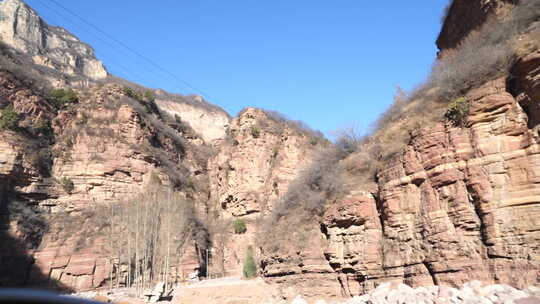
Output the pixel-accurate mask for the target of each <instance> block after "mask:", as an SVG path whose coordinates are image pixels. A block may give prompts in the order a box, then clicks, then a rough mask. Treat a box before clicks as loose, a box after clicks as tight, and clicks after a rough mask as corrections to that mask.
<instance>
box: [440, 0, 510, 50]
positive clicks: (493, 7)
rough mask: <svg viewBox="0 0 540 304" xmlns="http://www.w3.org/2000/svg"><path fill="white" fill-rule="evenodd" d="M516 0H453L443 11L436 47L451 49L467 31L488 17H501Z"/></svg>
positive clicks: (482, 22) (472, 29)
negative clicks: (441, 25)
mask: <svg viewBox="0 0 540 304" xmlns="http://www.w3.org/2000/svg"><path fill="white" fill-rule="evenodd" d="M517 2H518V1H516V0H493V1H482V0H453V1H451V3H450V4H449V6H448V8H447V11H446V12H445V16H444V18H445V19H444V20H443V22H444V23H443V27H442V30H441V33H440V34H439V37H438V39H437V47H439V50H441V51H443V50H446V49H452V48H455V47H456V46H458V45H459V43H460V42H461V41H462V40H463V39H464V38H465V37H467V35H468V34H469V33H471V32H472V31H474V30H476V29H478V28H479V27H480V26H482V25H483V24H484V23H485V22H486V20H487V19H488V18H490V17H503V16H504V15H505V14H506V13H507V12H508V11H509V10H510V8H511V7H512V6H513V5H515V4H516V3H517Z"/></svg>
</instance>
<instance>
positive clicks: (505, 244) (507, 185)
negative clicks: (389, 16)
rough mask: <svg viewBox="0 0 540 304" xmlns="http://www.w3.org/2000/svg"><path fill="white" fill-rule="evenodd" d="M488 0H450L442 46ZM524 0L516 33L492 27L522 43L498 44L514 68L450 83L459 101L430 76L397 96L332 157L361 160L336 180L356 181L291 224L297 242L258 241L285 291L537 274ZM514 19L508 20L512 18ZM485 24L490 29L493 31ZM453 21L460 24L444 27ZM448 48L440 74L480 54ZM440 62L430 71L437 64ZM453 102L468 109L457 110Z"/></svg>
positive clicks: (324, 293)
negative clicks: (352, 145) (351, 145)
mask: <svg viewBox="0 0 540 304" xmlns="http://www.w3.org/2000/svg"><path fill="white" fill-rule="evenodd" d="M482 3H484V2H482ZM489 3H490V5H494V6H493V8H492V9H488V8H487V7H484V8H482V9H480V10H478V9H476V8H475V7H476V6H478V5H480V1H459V0H455V1H454V2H453V3H452V5H451V9H450V11H449V15H448V17H447V18H446V23H445V26H444V28H443V31H442V33H441V37H445V38H442V39H443V40H444V39H447V40H448V41H454V42H444V43H448V45H441V48H443V49H444V48H448V47H452V46H456V45H458V44H460V41H464V39H465V40H467V39H468V40H469V42H470V41H473V42H474V39H475V37H482V35H483V34H484V35H485V33H486V32H485V31H484V32H482V28H480V26H481V25H482V22H479V24H478V25H471V24H469V25H467V24H466V23H465V24H464V23H463V22H461V21H460V22H457V21H456V20H461V19H460V16H461V15H462V14H464V13H465V12H466V13H467V14H469V13H470V14H473V15H474V14H477V15H475V16H474V18H472V17H471V18H468V19H467V20H484V21H485V20H488V19H489V17H488V16H489V15H491V14H492V13H493V10H495V8H499V7H502V6H501V5H499V3H497V1H490V2H489ZM501 3H502V2H501ZM524 3H525V2H524ZM526 4H527V5H528V6H527V9H525V10H521V11H519V13H518V14H522V13H524V12H525V11H526V12H528V13H527V14H526V16H525V17H523V20H525V19H526V20H529V21H528V22H530V23H528V24H520V27H521V28H523V29H525V30H523V32H522V34H521V35H519V36H518V37H519V38H518V39H516V37H515V36H514V37H512V36H511V35H515V33H516V32H517V31H516V30H512V31H507V30H508V28H505V29H504V31H500V32H499V34H500V35H503V34H504V35H506V36H504V37H503V36H499V37H500V39H502V40H500V41H507V40H508V41H512V42H514V43H513V44H511V43H510V44H502V45H504V46H507V45H512V47H515V48H516V49H517V51H513V50H510V49H508V50H505V51H506V52H508V53H511V54H512V55H511V56H516V57H515V58H513V59H512V60H511V64H510V67H509V68H508V69H506V68H505V69H501V70H498V71H497V72H496V73H492V74H489V73H486V74H484V75H485V76H486V78H484V79H475V81H474V82H469V83H473V84H474V85H472V87H471V88H468V87H467V86H464V85H462V84H460V85H457V86H456V87H457V88H460V91H458V92H453V94H459V95H457V96H456V97H459V98H456V97H454V98H456V99H455V102H454V103H450V104H448V103H447V104H444V103H442V102H441V101H440V100H435V101H430V100H429V97H430V96H437V97H438V98H440V99H443V98H441V96H444V95H441V94H440V93H437V92H440V90H441V88H440V86H439V85H440V84H441V83H440V82H437V81H431V83H428V85H426V88H427V89H426V88H424V89H423V91H420V92H416V93H415V94H413V96H412V97H411V98H410V99H409V100H410V101H408V103H407V101H401V100H398V101H396V104H395V105H394V107H393V108H391V109H390V110H389V114H386V117H383V118H382V119H383V120H384V119H386V120H385V121H384V123H382V124H380V125H381V126H382V127H381V128H380V129H378V130H376V133H375V134H374V135H373V136H372V137H371V138H368V139H367V140H364V141H363V142H362V143H361V144H360V146H359V147H358V151H357V152H354V153H352V154H351V155H349V156H348V157H347V158H346V159H345V160H342V161H340V162H339V163H340V164H343V165H344V168H347V166H348V165H350V164H351V163H352V164H355V163H356V165H353V166H352V169H353V170H352V171H350V172H348V173H347V174H345V175H344V179H343V180H342V183H343V184H347V185H349V186H351V187H350V188H349V189H348V191H347V193H346V194H344V195H342V196H341V197H339V198H337V199H332V200H329V201H326V204H325V208H324V212H322V214H319V213H318V214H316V215H315V216H314V217H313V222H311V223H309V224H308V225H306V226H305V227H302V228H301V229H300V228H296V229H291V231H290V232H289V233H291V234H295V233H303V235H304V236H303V242H302V244H298V243H294V242H292V243H291V242H290V243H289V244H288V245H287V246H281V247H279V248H276V249H275V250H271V249H270V248H267V246H266V244H264V243H263V244H260V246H261V247H262V248H263V253H262V261H261V263H262V266H263V269H262V274H263V275H264V276H265V277H266V279H267V281H269V282H275V283H280V284H282V286H283V287H284V288H283V291H284V293H285V295H286V296H294V295H295V294H296V293H302V294H303V295H305V296H308V297H318V298H320V297H322V298H324V297H340V296H353V295H361V294H363V293H366V292H368V291H370V290H372V289H374V288H375V287H377V286H378V285H380V284H381V283H383V282H387V281H397V282H403V283H406V284H409V285H411V286H425V285H433V284H436V285H439V284H440V285H454V286H459V285H461V284H463V283H464V282H466V281H468V280H471V278H474V279H479V280H482V281H485V282H495V283H506V284H511V285H514V286H518V287H525V286H528V285H537V284H539V283H540V280H539V278H540V257H539V249H540V234H539V231H540V230H539V229H540V223H539V222H538V213H539V212H540V203H539V200H538V196H537V192H538V181H537V178H536V176H537V175H538V174H537V171H538V168H539V166H538V164H537V158H538V151H539V150H538V148H539V146H538V143H539V141H538V140H539V138H538V132H537V125H538V117H537V115H538V114H537V113H538V108H537V104H538V101H539V100H538V96H539V95H538V94H539V92H540V91H539V90H540V86H539V83H540V82H539V75H540V73H539V70H540V61H539V59H540V57H539V54H540V53H539V49H540V45H539V44H540V43H539V41H538V37H540V36H538V33H539V28H540V26H539V24H540V23H539V21H540V20H539V16H540V13H538V12H539V5H538V3H537V2H534V1H530V2H528V3H526ZM489 7H491V6H489ZM510 7H511V6H510ZM475 12H476V13H475ZM535 12H536V13H535ZM501 16H502V15H501ZM516 16H517V17H516ZM501 18H503V17H501ZM512 18H521V15H516V14H514V15H513V17H512ZM452 20H454V21H452ZM501 20H502V19H501ZM453 22H457V23H455V24H453ZM495 22H501V21H495ZM509 22H510V24H511V25H512V26H510V27H511V28H513V29H514V24H519V22H517V21H515V20H510V21H509ZM489 25H490V26H489V27H485V30H486V31H497V30H500V29H499V28H497V27H491V25H493V23H491V24H489ZM450 28H452V29H453V30H456V33H454V34H452V33H449V31H450V30H449V29H450ZM516 28H517V27H516ZM473 29H478V30H480V34H479V36H475V37H467V34H468V32H470V31H472V30H473ZM440 39H441V38H440ZM511 39H512V40H511ZM444 43H443V44H444ZM473 45H474V44H473ZM467 47H469V46H467ZM490 51H491V52H494V53H496V52H497V51H496V50H494V49H490ZM453 52H454V53H452V54H451V56H457V57H453V58H452V57H450V58H451V59H448V57H446V58H445V59H444V60H446V61H445V62H444V63H443V64H444V65H442V67H443V68H445V69H446V70H445V71H446V72H447V73H454V72H455V73H459V72H461V71H454V70H452V69H453V68H454V67H453V66H450V65H449V63H458V62H459V61H463V60H469V61H468V64H469V65H470V64H476V63H474V62H471V61H470V60H471V58H461V57H459V56H469V55H470V53H468V52H462V51H461V50H459V49H458V50H454V51H453ZM490 55H491V54H487V53H486V54H484V56H490ZM481 58H482V56H478V57H477V59H481ZM511 58H512V57H511ZM485 62H487V61H484V63H485ZM437 64H438V65H436V69H435V73H439V72H441V70H437V68H438V67H440V66H441V63H437ZM486 66H487V65H484V68H485V67H486ZM458 67H462V65H458ZM439 69H440V68H439ZM462 75H469V76H470V75H473V74H462ZM437 76H440V75H437ZM488 76H489V77H488ZM460 77H462V76H461V75H460ZM449 79H450V80H452V78H449ZM463 81H469V80H468V79H465V78H463ZM443 85H446V86H447V87H448V85H447V84H444V83H443ZM438 86H439V87H438ZM461 90H465V91H461ZM426 92H427V93H426ZM432 92H435V93H432ZM419 96H420V97H419ZM446 96H455V95H452V94H448V95H446ZM460 104H465V105H466V106H463V107H460ZM422 106H423V107H424V108H426V107H427V112H432V113H430V114H429V115H432V116H436V115H440V116H439V118H438V119H431V120H425V121H424V119H425V118H424V117H419V115H418V114H416V116H413V115H415V112H414V110H411V109H415V108H419V107H422ZM451 111H453V112H451ZM457 111H461V112H460V113H463V114H462V115H463V116H461V117H456V116H452V115H455V113H456V112H457ZM425 112H426V111H421V112H420V113H425ZM445 112H446V119H444V118H443V115H444V114H445ZM399 113H405V114H404V115H401V116H400V114H399ZM416 113H418V112H416ZM437 113H439V114H437ZM449 113H450V114H449ZM451 114H452V115H451ZM407 115H410V117H407ZM388 117H390V118H392V117H398V118H399V119H396V120H390V119H389V118H388ZM415 119H420V123H418V121H417V122H416V123H415V122H414V120H415ZM422 124H423V126H422ZM425 124H429V126H428V127H426V126H425ZM419 126H420V127H419ZM398 135H399V136H405V139H401V138H397V137H398ZM396 141H399V142H401V141H402V142H403V145H398V144H395V142H396ZM385 149H386V150H390V151H391V152H390V153H389V152H387V151H385ZM373 155H374V156H379V155H384V157H380V156H379V157H378V158H374V157H373ZM370 162H376V165H370ZM354 170H358V171H357V172H355V171H354ZM350 173H352V175H351V174H350ZM355 174H364V175H366V174H367V176H368V177H369V176H372V175H375V178H374V181H375V182H377V184H378V185H377V186H375V187H374V186H373V185H372V184H371V183H369V182H359V180H361V179H359V178H358V177H356V178H355V176H354V175H355ZM304 204H306V205H307V204H309V201H305V202H304ZM295 216H300V214H297V213H294V212H292V213H291V214H290V215H289V218H294V217H295Z"/></svg>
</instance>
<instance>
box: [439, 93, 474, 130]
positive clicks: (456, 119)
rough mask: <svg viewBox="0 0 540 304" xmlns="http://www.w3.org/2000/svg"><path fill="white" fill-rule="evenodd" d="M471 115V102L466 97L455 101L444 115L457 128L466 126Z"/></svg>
mask: <svg viewBox="0 0 540 304" xmlns="http://www.w3.org/2000/svg"><path fill="white" fill-rule="evenodd" d="M468 114H469V102H468V101H467V99H466V98H465V97H460V98H457V99H456V100H454V101H453V102H452V103H451V104H450V105H448V109H447V110H446V113H445V114H444V117H446V119H448V120H449V121H451V122H452V123H453V124H454V125H456V126H464V125H465V122H466V120H467V115H468Z"/></svg>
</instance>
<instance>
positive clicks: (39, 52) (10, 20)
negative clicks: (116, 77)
mask: <svg viewBox="0 0 540 304" xmlns="http://www.w3.org/2000/svg"><path fill="white" fill-rule="evenodd" d="M0 39H1V40H2V42H3V43H5V44H7V45H9V46H11V47H13V48H15V49H16V50H18V51H20V52H22V53H25V54H27V55H29V56H31V57H32V60H33V62H34V63H35V64H38V65H42V66H46V67H49V68H53V69H56V70H59V71H62V72H64V73H65V74H68V75H72V76H73V75H84V76H86V77H88V78H90V79H94V80H97V79H103V78H105V77H107V71H106V70H105V67H104V66H103V64H102V63H101V62H100V61H99V60H97V59H96V58H95V55H94V50H93V49H92V48H91V47H90V46H89V45H87V44H85V43H83V42H81V41H80V40H79V39H78V38H77V37H75V36H73V35H71V34H70V33H69V32H68V31H66V30H65V29H62V28H59V27H54V26H49V25H47V23H45V21H43V19H41V18H40V17H39V16H38V15H37V13H36V12H35V11H34V10H33V9H31V8H30V7H29V6H27V5H26V4H24V2H22V1H20V0H4V1H2V2H0Z"/></svg>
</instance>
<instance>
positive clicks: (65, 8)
mask: <svg viewBox="0 0 540 304" xmlns="http://www.w3.org/2000/svg"><path fill="white" fill-rule="evenodd" d="M49 1H51V2H53V3H54V4H56V5H57V6H58V7H60V8H62V9H63V10H65V11H66V12H68V13H69V14H71V15H73V16H75V17H76V18H77V19H79V20H81V21H82V22H83V23H85V24H86V25H88V26H90V27H92V28H93V29H94V30H96V31H97V32H99V33H101V34H102V35H104V36H105V37H107V38H108V39H110V40H112V41H114V42H115V43H117V44H118V45H120V46H122V47H123V48H125V49H126V50H128V51H129V52H131V53H132V54H134V55H135V56H137V57H139V58H141V59H143V60H144V61H146V62H147V63H149V64H150V65H152V66H154V67H155V68H157V69H158V70H160V71H162V72H163V73H165V74H167V75H169V76H170V77H172V78H174V79H175V80H177V81H179V82H181V83H182V84H184V85H185V86H186V87H188V88H190V89H192V90H194V91H196V92H198V93H200V94H201V95H203V96H206V97H207V98H210V95H209V94H206V93H205V92H204V91H202V90H201V89H198V88H197V87H195V86H194V85H192V84H190V83H189V82H187V81H185V80H184V79H182V78H180V77H178V76H177V75H176V74H174V73H173V72H171V71H169V70H167V69H165V68H164V67H162V66H161V65H159V64H158V63H156V62H154V61H153V60H152V59H150V58H148V57H146V56H144V55H142V54H141V53H139V52H137V51H136V50H134V49H132V48H131V47H129V46H128V45H127V44H125V43H123V42H122V41H120V40H118V39H116V38H114V37H113V36H112V35H110V34H108V33H107V32H105V31H104V30H102V29H101V28H99V27H98V26H96V25H94V24H93V23H91V22H90V21H87V20H86V19H85V18H83V17H81V16H80V15H79V14H77V13H75V12H73V11H72V10H70V9H68V8H67V7H65V6H63V5H62V4H60V3H59V2H58V1H56V0H49ZM214 102H215V101H214Z"/></svg>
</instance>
